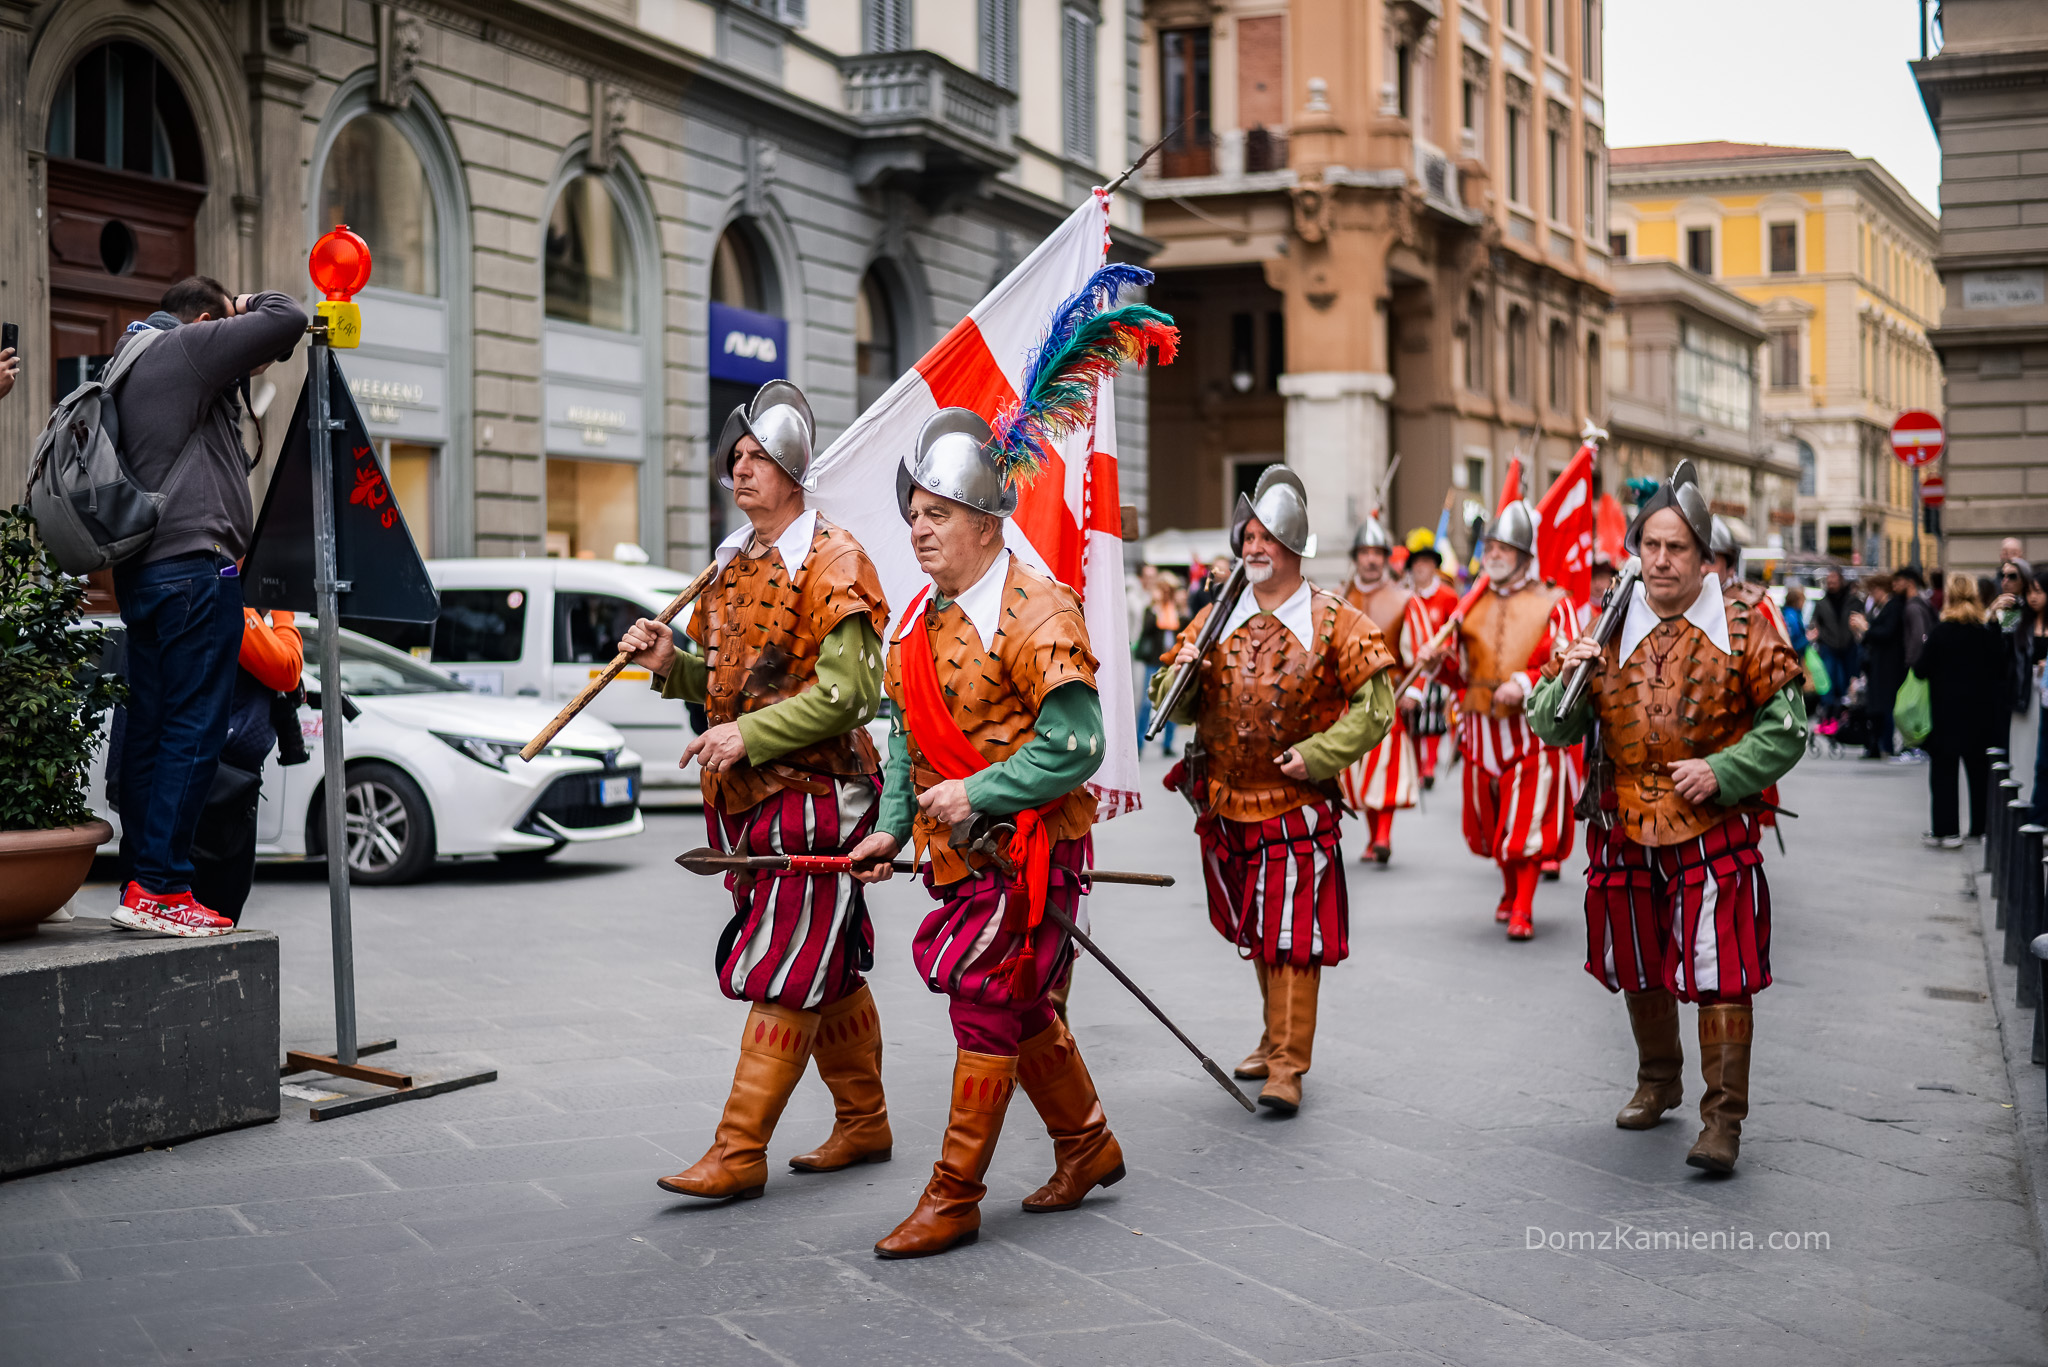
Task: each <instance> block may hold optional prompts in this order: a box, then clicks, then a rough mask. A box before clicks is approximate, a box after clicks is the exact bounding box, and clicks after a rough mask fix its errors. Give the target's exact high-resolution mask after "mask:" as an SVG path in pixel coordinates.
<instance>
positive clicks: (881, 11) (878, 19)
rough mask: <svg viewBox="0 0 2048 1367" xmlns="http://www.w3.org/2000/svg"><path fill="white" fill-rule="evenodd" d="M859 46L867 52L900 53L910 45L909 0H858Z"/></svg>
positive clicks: (912, 41)
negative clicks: (859, 12) (859, 15)
mask: <svg viewBox="0 0 2048 1367" xmlns="http://www.w3.org/2000/svg"><path fill="white" fill-rule="evenodd" d="M860 27H861V35H860V37H861V46H862V47H863V48H865V49H866V50H867V51H869V52H903V51H906V50H908V49H909V48H911V47H912V46H914V42H915V40H914V39H913V38H912V36H911V33H912V27H911V14H910V0H861V17H860Z"/></svg>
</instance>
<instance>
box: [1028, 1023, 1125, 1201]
mask: <svg viewBox="0 0 2048 1367" xmlns="http://www.w3.org/2000/svg"><path fill="white" fill-rule="evenodd" d="M1017 1082H1018V1085H1019V1086H1021V1087H1023V1089H1024V1095H1026V1096H1028V1097H1030V1098H1031V1104H1032V1105H1033V1106H1035V1107H1037V1109H1038V1115H1039V1118H1040V1119H1041V1120H1043V1121H1045V1132H1046V1133H1047V1134H1049V1135H1051V1136H1052V1153H1053V1164H1054V1166H1053V1174H1052V1176H1051V1178H1049V1179H1048V1180H1047V1181H1046V1184H1045V1185H1044V1186H1042V1187H1040V1188H1039V1189H1038V1190H1037V1191H1034V1192H1032V1193H1031V1194H1030V1195H1029V1196H1027V1197H1025V1198H1024V1209H1025V1211H1026V1212H1027V1213H1029V1214H1032V1215H1043V1214H1045V1213H1046V1212H1048V1211H1054V1210H1072V1209H1073V1208H1074V1207H1075V1206H1078V1205H1080V1204H1081V1198H1082V1197H1084V1196H1086V1195H1087V1194H1088V1193H1089V1192H1091V1191H1093V1190H1094V1189H1095V1188H1097V1187H1113V1186H1115V1185H1116V1184H1117V1183H1118V1182H1121V1181H1123V1180H1124V1151H1123V1150H1122V1149H1121V1148H1119V1147H1118V1146H1117V1142H1116V1136H1115V1135H1113V1134H1111V1133H1110V1132H1109V1121H1108V1119H1107V1118H1106V1117H1104V1115H1103V1114H1102V1099H1101V1098H1100V1097H1098V1096H1097V1095H1096V1094H1095V1079H1093V1078H1091V1077H1089V1076H1088V1065H1087V1064H1086V1063H1083V1062H1082V1061H1081V1046H1080V1045H1078V1044H1076V1043H1074V1036H1073V1035H1072V1034H1071V1033H1070V1032H1069V1031H1068V1030H1067V1023H1066V1022H1065V1021H1061V1020H1056V1021H1054V1022H1053V1023H1052V1024H1051V1025H1050V1026H1047V1027H1046V1028H1045V1029H1043V1030H1041V1031H1039V1032H1038V1033H1037V1034H1035V1035H1033V1036H1032V1037H1031V1038H1030V1039H1028V1040H1025V1041H1024V1047H1023V1049H1022V1050H1021V1051H1020V1052H1019V1054H1018V1057H1017Z"/></svg>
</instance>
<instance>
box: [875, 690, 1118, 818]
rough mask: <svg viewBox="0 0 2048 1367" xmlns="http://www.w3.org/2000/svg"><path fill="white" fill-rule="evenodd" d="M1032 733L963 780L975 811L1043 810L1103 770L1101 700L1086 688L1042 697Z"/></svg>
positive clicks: (1002, 812)
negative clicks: (1003, 757)
mask: <svg viewBox="0 0 2048 1367" xmlns="http://www.w3.org/2000/svg"><path fill="white" fill-rule="evenodd" d="M1034 730H1035V731H1036V734H1035V735H1033V736H1032V738H1031V739H1030V740H1029V741H1027V742H1025V744H1024V745H1023V746H1022V747H1021V748H1020V749H1019V750H1018V751H1017V753H1016V754H1014V755H1011V756H1010V757H1009V758H1008V759H1006V760H999V761H998V762H996V763H994V764H991V765H989V766H988V768H986V769H984V770H982V771H981V772H980V773H978V774H975V775H974V776H972V777H971V778H969V779H968V780H967V800H968V801H969V802H970V803H972V804H973V805H974V810H975V811H977V812H986V813H988V814H989V815H990V816H1008V815H1009V814H1010V813H1012V812H1021V811H1023V810H1024V809H1025V808H1026V807H1042V806H1044V805H1045V804H1046V803H1048V802H1050V801H1052V800H1053V799H1054V798H1056V797H1064V796H1065V795H1066V794H1068V793H1071V792H1073V791H1074V790H1075V789H1076V788H1078V787H1080V786H1081V785H1082V784H1083V783H1086V782H1087V781H1088V780H1089V778H1090V777H1091V776H1093V774H1094V773H1095V771H1096V770H1097V769H1099V768H1101V767H1102V759H1103V743H1102V742H1103V732H1102V700H1101V699H1100V698H1099V697H1097V696H1096V693H1095V689H1094V688H1093V687H1091V686H1090V685H1088V684H1085V683H1078V682H1076V683H1068V684H1062V685H1060V686H1059V687H1058V688H1055V689H1054V690H1053V691H1052V692H1050V693H1048V694H1046V695H1045V701H1044V703H1042V704H1041V705H1040V706H1039V709H1038V725H1037V726H1036V727H1035V728H1034ZM885 814H886V813H885Z"/></svg>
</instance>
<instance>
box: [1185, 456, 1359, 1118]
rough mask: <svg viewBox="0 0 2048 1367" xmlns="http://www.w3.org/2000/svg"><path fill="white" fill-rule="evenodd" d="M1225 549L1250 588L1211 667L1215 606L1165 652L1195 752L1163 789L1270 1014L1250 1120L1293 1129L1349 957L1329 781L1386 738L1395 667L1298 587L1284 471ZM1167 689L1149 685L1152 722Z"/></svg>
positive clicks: (1212, 914)
mask: <svg viewBox="0 0 2048 1367" xmlns="http://www.w3.org/2000/svg"><path fill="white" fill-rule="evenodd" d="M1230 540H1231V546H1232V548H1233V549H1234V550H1236V551H1237V553H1238V554H1239V555H1240V556H1241V557H1243V560H1244V569H1245V579H1246V581H1247V582H1248V585H1249V587H1248V588H1247V590H1246V591H1245V592H1243V593H1241V594H1239V596H1238V598H1237V602H1236V604H1235V605H1234V606H1233V607H1232V608H1231V610H1230V615H1229V616H1228V617H1226V618H1225V619H1224V623H1223V628H1222V631H1221V633H1220V634H1219V635H1218V636H1217V637H1216V641H1215V644H1214V645H1212V646H1211V647H1210V648H1209V649H1208V650H1207V651H1206V652H1198V651H1197V650H1196V648H1195V643H1196V641H1197V640H1199V639H1200V637H1201V635H1202V629H1203V625H1204V623H1206V621H1207V620H1208V614H1210V613H1212V612H1215V611H1217V610H1218V608H1220V607H1221V606H1222V605H1221V604H1220V603H1217V604H1211V605H1210V606H1208V607H1207V608H1204V609H1203V610H1202V613H1201V615H1199V616H1197V617H1196V618H1195V620H1194V621H1192V622H1190V623H1189V624H1188V626H1187V628H1186V630H1184V631H1182V632H1181V635H1180V640H1179V642H1178V643H1177V644H1176V646H1175V648H1174V652H1173V654H1172V656H1171V661H1170V662H1171V663H1172V664H1173V665H1174V666H1175V670H1174V673H1178V672H1179V670H1182V669H1185V668H1188V667H1189V666H1194V667H1196V668H1198V669H1199V670H1200V672H1199V673H1198V674H1197V675H1196V684H1195V687H1194V688H1192V689H1190V690H1189V691H1188V692H1187V693H1186V694H1184V695H1183V700H1182V703H1181V709H1180V710H1181V715H1182V717H1183V718H1184V719H1185V720H1187V721H1190V722H1192V723H1193V724H1194V726H1195V744H1194V746H1193V747H1191V748H1190V750H1189V752H1188V755H1189V758H1188V759H1187V761H1185V762H1184V763H1183V764H1182V765H1180V766H1176V768H1175V769H1174V771H1173V772H1172V773H1170V774H1169V775H1168V777H1167V786H1168V787H1172V788H1178V789H1179V790H1180V791H1181V792H1182V793H1183V794H1185V795H1186V796H1187V798H1188V800H1189V802H1190V803H1192V804H1193V805H1194V807H1195V810H1196V812H1197V814H1198V815H1197V817H1196V820H1195V833H1196V835H1197V836H1199V837H1200V839H1201V845H1202V872H1203V878H1204V882H1205V885H1206V887H1207V891H1208V896H1209V921H1210V924H1212V925H1214V926H1215V927H1216V931H1217V933H1218V934H1220V935H1222V936H1223V938H1224V939H1226V940H1228V941H1230V943H1231V944H1232V945H1233V946H1235V947H1236V949H1237V952H1238V954H1239V956H1240V957H1242V958H1248V959H1250V960H1251V961H1252V967H1253V969H1254V970H1255V971H1256V972H1257V974H1258V980H1259V995H1260V997H1261V998H1262V999H1263V1000H1264V1002H1265V1024H1266V1028H1265V1031H1264V1033H1263V1034H1262V1035H1261V1036H1260V1039H1259V1047H1258V1048H1257V1049H1255V1050H1253V1051H1252V1053H1251V1055H1250V1056H1249V1057H1248V1058H1246V1059H1245V1061H1244V1062H1242V1063H1240V1064H1238V1066H1237V1070H1236V1071H1237V1075H1238V1076H1239V1077H1245V1078H1264V1079H1265V1081H1266V1085H1265V1086H1264V1087H1263V1088H1262V1089H1261V1090H1260V1092H1259V1104H1260V1105H1262V1106H1265V1107H1268V1108H1269V1109H1272V1110H1274V1111H1278V1112H1279V1113H1280V1114H1282V1115H1293V1114H1294V1113H1295V1112H1296V1111H1297V1110H1298V1109H1299V1108H1300V1106H1301V1095H1302V1088H1301V1079H1302V1075H1303V1074H1304V1073H1306V1072H1308V1070H1309V1064H1310V1063H1311V1061H1312V1060H1313V1056H1314V1047H1315V1030H1316V1003H1317V998H1318V995H1319V993H1320V991H1321V986H1322V972H1323V969H1324V968H1325V967H1327V966H1330V965H1334V964H1338V963H1341V962H1343V961H1344V959H1345V958H1346V957H1347V956H1348V955H1349V953H1350V949H1351V939H1350V937H1351V904H1350V898H1349V894H1348V892H1347V890H1346V888H1345V884H1344V857H1343V854H1342V852H1341V851H1340V850H1339V849H1338V845H1337V834H1338V831H1337V827H1338V821H1339V819H1340V817H1341V815H1342V812H1343V803H1342V800H1341V795H1340V793H1339V790H1338V786H1337V784H1336V782H1335V779H1336V777H1337V776H1338V775H1339V774H1341V773H1343V772H1344V770H1345V769H1346V768H1348V767H1349V766H1350V765H1352V764H1355V763H1356V762H1357V761H1358V760H1359V759H1360V758H1361V757H1362V756H1363V755H1364V754H1365V753H1366V751H1368V750H1370V749H1372V748H1373V746H1375V745H1377V744H1379V742H1380V741H1381V740H1382V739H1383V738H1384V737H1385V736H1386V734H1387V731H1388V730H1389V728H1391V727H1392V725H1393V721H1394V690H1393V684H1392V682H1391V680H1390V679H1389V678H1388V677H1387V672H1386V671H1387V670H1388V669H1389V667H1391V666H1392V665H1393V663H1394V657H1393V655H1392V653H1391V652H1390V651H1389V650H1388V649H1387V643H1386V640H1385V638H1384V637H1382V636H1381V635H1380V631H1379V628H1377V627H1375V626H1374V625H1373V624H1372V620H1371V619H1370V618H1368V617H1367V616H1366V615H1365V614H1364V613H1362V612H1360V611H1359V610H1358V609H1356V608H1354V607H1352V606H1351V605H1350V604H1349V603H1347V602H1345V601H1344V600H1343V599H1342V598H1339V597H1337V596H1336V595H1335V594H1330V593H1324V592H1323V591H1321V590H1320V589H1317V588H1315V587H1314V586H1313V585H1311V584H1310V583H1309V582H1308V581H1307V580H1306V579H1304V578H1302V574H1301V562H1302V559H1303V557H1305V556H1312V555H1314V554H1315V536H1314V535H1313V534H1312V533H1311V532H1310V531H1309V530H1308V491H1307V490H1306V489H1305V488H1303V487H1302V483H1301V479H1300V477H1299V476H1298V475H1296V474H1295V473H1294V472H1293V471H1292V470H1290V469H1288V468H1287V467H1286V466H1284V465H1270V466H1268V467H1266V470H1265V472H1264V473H1263V474H1261V475H1260V476H1259V482H1258V486H1257V488H1256V490H1255V491H1254V493H1253V494H1252V496H1251V497H1250V498H1245V497H1243V496H1242V495H1240V496H1239V498H1238V504H1237V509H1236V516H1235V518H1234V519H1233V525H1232V527H1231V531H1230ZM1170 678H1171V675H1170V674H1169V673H1167V672H1166V671H1162V672H1161V673H1160V674H1159V675H1157V676H1156V677H1155V678H1154V680H1153V693H1154V697H1153V704H1154V705H1155V706H1157V705H1158V704H1159V702H1160V701H1161V699H1162V698H1163V697H1164V696H1165V693H1166V689H1167V687H1168V686H1169V681H1170Z"/></svg>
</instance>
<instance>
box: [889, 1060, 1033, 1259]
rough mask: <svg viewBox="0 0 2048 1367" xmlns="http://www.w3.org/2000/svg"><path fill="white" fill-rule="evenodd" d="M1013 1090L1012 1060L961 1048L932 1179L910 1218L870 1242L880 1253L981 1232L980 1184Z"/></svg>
mask: <svg viewBox="0 0 2048 1367" xmlns="http://www.w3.org/2000/svg"><path fill="white" fill-rule="evenodd" d="M1016 1090H1017V1060H1016V1059H1014V1058H1004V1057H1001V1056H1000V1055H996V1054H970V1053H968V1052H967V1051H966V1050H965V1049H962V1050H961V1051H960V1054H959V1058H958V1059H957V1060H955V1062H954V1064H953V1111H952V1115H951V1117H950V1118H949V1119H948V1120H947V1122H946V1137H945V1139H944V1140H943V1141H942V1142H941V1144H940V1145H939V1161H938V1162H936V1163H934V1164H932V1180H931V1181H929V1182H927V1183H925V1188H924V1195H922V1196H920V1197H918V1198H917V1209H916V1210H913V1211H911V1212H910V1218H909V1219H907V1220H905V1221H904V1222H903V1223H902V1224H900V1225H898V1226H896V1228H895V1229H894V1230H893V1231H892V1232H891V1233H890V1234H889V1237H887V1238H886V1239H883V1240H882V1241H881V1242H880V1243H878V1244H876V1245H875V1254H876V1256H877V1257H882V1258H929V1257H930V1256H931V1255H932V1254H934V1253H944V1252H945V1251H946V1250H947V1249H949V1248H954V1247H957V1246H958V1245H960V1244H971V1243H973V1242H974V1241H975V1240H976V1239H977V1238H979V1237H980V1236H981V1198H982V1197H983V1196H985V1195H987V1194H988V1188H987V1187H985V1186H983V1185H982V1184H981V1179H982V1177H983V1176H984V1175H985V1174H986V1173H987V1172H988V1164H989V1160H990V1159H991V1158H993V1157H995V1152H996V1136H998V1135H1000V1134H1001V1133H1002V1132H1003V1112H1004V1111H1006V1110H1008V1109H1009V1107H1010V1094H1011V1093H1012V1092H1014V1091H1016Z"/></svg>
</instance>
